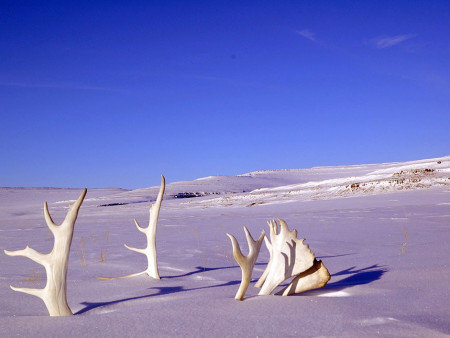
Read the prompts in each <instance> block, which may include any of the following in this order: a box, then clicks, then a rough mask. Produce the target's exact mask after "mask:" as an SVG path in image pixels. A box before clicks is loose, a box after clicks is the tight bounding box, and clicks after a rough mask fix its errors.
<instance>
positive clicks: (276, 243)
mask: <svg viewBox="0 0 450 338" xmlns="http://www.w3.org/2000/svg"><path fill="white" fill-rule="evenodd" d="M278 221H279V222H280V232H279V233H278V225H277V223H276V221H270V222H268V225H269V229H270V240H271V245H270V247H268V249H269V251H271V260H270V261H269V264H268V266H267V267H268V273H267V277H266V279H265V281H264V282H263V284H262V287H261V290H260V292H259V295H270V294H271V293H272V291H273V290H274V289H275V288H276V287H277V286H278V285H279V284H280V283H282V282H283V281H285V280H286V279H288V278H290V277H293V276H295V275H298V274H299V273H301V272H303V271H306V270H308V269H309V268H310V267H312V266H313V264H314V258H315V256H314V254H313V253H312V252H311V251H310V250H309V246H308V245H305V244H303V241H304V240H305V239H304V238H302V239H297V230H293V231H289V228H288V226H287V224H286V222H285V221H283V220H282V219H278Z"/></svg>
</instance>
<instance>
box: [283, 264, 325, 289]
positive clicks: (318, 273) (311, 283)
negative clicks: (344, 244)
mask: <svg viewBox="0 0 450 338" xmlns="http://www.w3.org/2000/svg"><path fill="white" fill-rule="evenodd" d="M330 278H331V277H330V273H329V272H328V269H327V268H326V267H325V265H323V263H322V261H318V260H314V265H313V266H312V267H311V268H309V269H308V270H306V271H305V272H302V273H301V274H299V275H298V276H297V277H295V278H294V279H293V280H292V282H291V283H290V284H289V285H288V286H286V287H285V288H284V289H283V290H281V291H279V292H277V293H276V295H277V296H289V295H293V294H295V293H301V292H305V291H308V290H313V289H319V288H322V287H324V286H325V285H326V284H327V283H328V281H329V280H330Z"/></svg>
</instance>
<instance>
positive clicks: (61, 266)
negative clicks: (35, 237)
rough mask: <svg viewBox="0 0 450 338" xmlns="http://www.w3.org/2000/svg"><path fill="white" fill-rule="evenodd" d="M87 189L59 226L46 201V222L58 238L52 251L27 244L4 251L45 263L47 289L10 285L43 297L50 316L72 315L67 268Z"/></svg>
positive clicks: (12, 287) (20, 290)
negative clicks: (45, 250)
mask: <svg viewBox="0 0 450 338" xmlns="http://www.w3.org/2000/svg"><path fill="white" fill-rule="evenodd" d="M86 192H87V189H84V190H83V192H82V193H81V195H80V197H78V200H77V201H76V202H75V203H74V204H73V205H71V206H69V211H68V212H67V215H66V218H65V219H64V222H63V223H62V224H61V225H60V226H58V225H56V224H55V223H54V222H53V220H52V218H51V216H50V213H49V211H48V205H47V202H45V203H44V217H45V221H46V223H47V226H48V228H49V229H50V231H51V232H52V234H53V236H54V238H55V241H54V245H53V250H52V251H51V252H50V253H48V254H42V253H40V252H37V251H36V250H33V249H31V248H30V247H28V246H27V247H26V248H25V249H23V250H17V251H8V250H4V251H5V254H7V255H8V256H24V257H28V258H29V259H31V260H33V261H35V262H36V263H39V264H41V265H43V266H44V268H45V272H46V274H47V284H46V286H45V288H43V289H29V288H16V287H14V286H11V289H13V290H14V291H19V292H23V293H27V294H29V295H33V296H36V297H39V298H41V299H42V300H43V301H44V303H45V306H46V307H47V310H48V312H49V314H50V316H70V315H72V311H71V310H70V308H69V305H68V304H67V298H66V276H67V267H68V262H69V251H70V245H71V243H72V237H73V229H74V225H75V221H76V219H77V216H78V210H79V209H80V207H81V204H82V203H83V200H84V197H85V196H86Z"/></svg>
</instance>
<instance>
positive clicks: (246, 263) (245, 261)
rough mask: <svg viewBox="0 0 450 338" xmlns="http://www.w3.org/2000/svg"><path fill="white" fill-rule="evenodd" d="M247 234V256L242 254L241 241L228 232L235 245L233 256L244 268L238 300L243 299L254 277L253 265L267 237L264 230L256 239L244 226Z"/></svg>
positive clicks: (242, 268)
mask: <svg viewBox="0 0 450 338" xmlns="http://www.w3.org/2000/svg"><path fill="white" fill-rule="evenodd" d="M244 231H245V236H246V238H247V243H248V248H249V253H248V255H247V256H244V255H243V254H242V251H241V248H240V247H239V243H238V241H237V240H236V238H235V237H234V236H233V235H230V234H227V236H228V237H230V239H231V244H232V246H233V256H234V259H235V260H236V262H237V263H238V264H239V266H240V267H241V270H242V281H241V285H240V286H239V290H238V292H237V293H236V296H235V297H234V298H235V299H236V300H243V299H244V295H245V292H246V291H247V289H248V286H249V284H250V280H251V278H252V272H253V267H254V266H255V262H256V259H257V258H258V255H259V250H260V249H261V244H262V241H263V238H265V236H266V233H265V231H264V230H263V231H262V233H261V235H260V236H259V238H258V239H257V240H256V241H255V240H254V239H253V237H252V235H251V234H250V232H249V231H248V229H247V228H246V227H244Z"/></svg>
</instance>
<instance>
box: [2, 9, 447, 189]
mask: <svg viewBox="0 0 450 338" xmlns="http://www.w3.org/2000/svg"><path fill="white" fill-rule="evenodd" d="M449 154H450V2H449V1H447V0H444V1H410V0H408V1H169V0H166V1H149V0H147V1H130V0H128V1H81V0H78V1H18V0H17V1H16V0H12V1H7V0H2V1H0V186H53V187H88V188H89V187H123V188H140V187H147V186H152V185H157V184H159V175H160V174H161V173H162V174H164V175H165V176H166V178H167V180H168V182H173V181H179V180H191V179H195V178H199V177H204V176H209V175H236V174H241V173H246V172H250V171H255V170H263V169H288V168H309V167H312V166H328V165H344V164H361V163H379V162H393V161H406V160H415V159H423V158H431V157H439V156H444V155H449Z"/></svg>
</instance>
